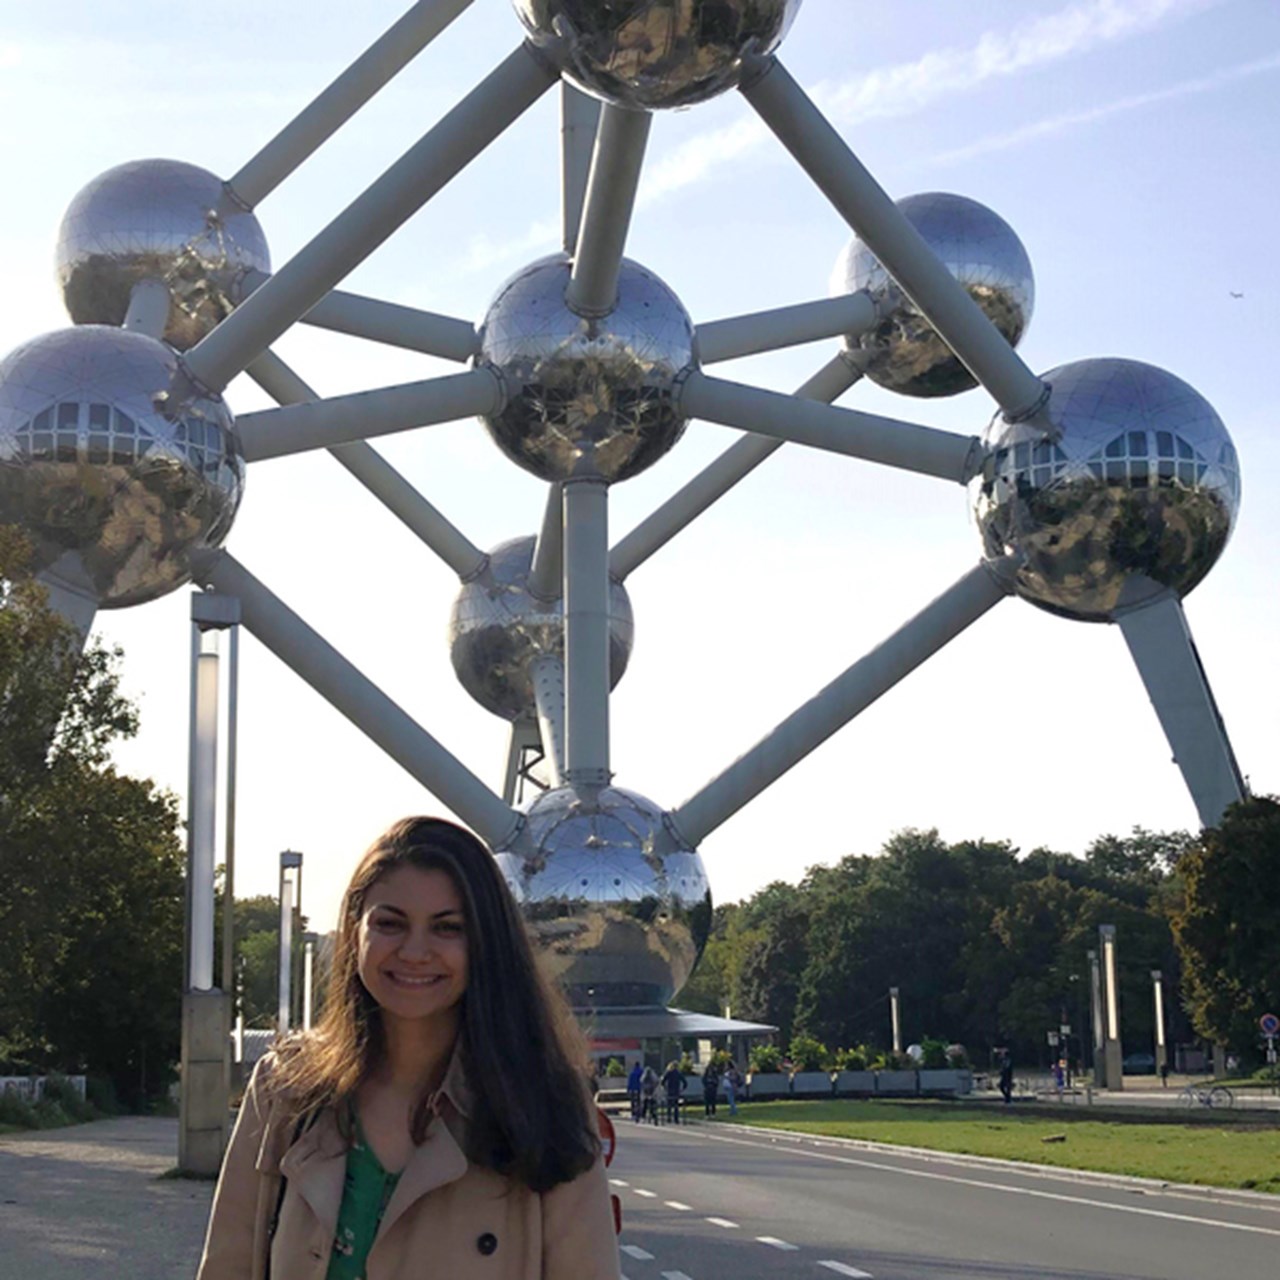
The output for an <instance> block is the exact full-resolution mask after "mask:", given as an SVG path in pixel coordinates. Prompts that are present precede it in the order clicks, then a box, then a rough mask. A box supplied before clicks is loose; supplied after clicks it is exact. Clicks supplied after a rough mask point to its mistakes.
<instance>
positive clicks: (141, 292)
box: [120, 278, 170, 338]
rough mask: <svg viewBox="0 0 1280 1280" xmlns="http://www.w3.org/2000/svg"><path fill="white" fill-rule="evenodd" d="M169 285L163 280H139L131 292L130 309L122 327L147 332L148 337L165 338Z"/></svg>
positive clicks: (167, 321)
mask: <svg viewBox="0 0 1280 1280" xmlns="http://www.w3.org/2000/svg"><path fill="white" fill-rule="evenodd" d="M169 302H170V295H169V286H168V285H167V284H165V283H164V281H163V280H156V279H154V278H148V279H146V280H139V281H138V283H137V284H135V285H134V286H133V289H132V291H131V292H130V294H129V309H128V311H126V312H125V317H124V323H123V324H122V325H121V326H120V327H121V328H122V329H128V330H129V331H130V332H132V333H145V334H146V335H147V337H148V338H163V337H164V331H165V329H166V328H167V327H168V324H169Z"/></svg>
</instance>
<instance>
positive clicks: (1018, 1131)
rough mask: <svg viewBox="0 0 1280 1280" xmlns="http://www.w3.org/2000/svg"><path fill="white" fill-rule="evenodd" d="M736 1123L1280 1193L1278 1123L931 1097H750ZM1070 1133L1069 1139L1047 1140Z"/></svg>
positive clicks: (721, 1116)
mask: <svg viewBox="0 0 1280 1280" xmlns="http://www.w3.org/2000/svg"><path fill="white" fill-rule="evenodd" d="M718 1120H720V1121H724V1122H726V1123H729V1124H734V1123H737V1124H751V1125H760V1126H763V1127H766V1128H772V1129H790V1130H793V1131H795V1132H797V1133H810V1134H822V1135H825V1136H828V1137H835V1138H864V1139H867V1140H870V1141H873V1142H888V1143H897V1144H898V1145H900V1146H907V1147H927V1148H929V1149H930V1150H933V1151H956V1152H962V1153H964V1154H967V1155H976V1156H998V1157H1000V1158H1001V1159H1004V1160H1026V1161H1029V1162H1031V1163H1034V1164H1050V1165H1058V1166H1060V1167H1062V1168H1067V1169H1095V1170H1099V1171H1101V1172H1104V1173H1122V1174H1131V1175H1136V1176H1138V1177H1143V1178H1158V1179H1160V1180H1162V1181H1165V1182H1194V1183H1201V1184H1203V1185H1206V1186H1214V1187H1236V1188H1241V1189H1245V1190H1250V1191H1269V1192H1273V1193H1276V1194H1280V1128H1273V1129H1231V1130H1222V1129H1215V1128H1211V1127H1209V1126H1207V1125H1203V1124H1201V1125H1195V1126H1191V1125H1183V1124H1179V1123H1177V1121H1176V1119H1173V1118H1172V1117H1171V1120H1170V1123H1168V1124H1164V1123H1155V1124H1135V1123H1133V1122H1132V1121H1130V1122H1129V1123H1126V1124H1117V1123H1111V1122H1108V1121H1106V1120H1094V1119H1090V1120H1086V1119H1076V1118H1075V1117H1074V1116H1070V1115H1062V1116H1054V1117H1052V1118H1043V1117H1039V1116H1019V1115H1017V1114H1016V1113H1005V1112H1004V1111H995V1110H985V1109H979V1108H976V1107H969V1108H966V1107H958V1106H955V1105H953V1104H950V1103H931V1102H859V1101H854V1100H849V1101H831V1102H826V1101H821V1102H808V1101H791V1102H752V1103H748V1104H747V1105H746V1106H744V1107H741V1108H739V1111H738V1116H737V1118H736V1120H729V1117H728V1116H727V1115H726V1114H724V1113H723V1112H721V1114H720V1116H719V1117H718ZM1059 1134H1065V1135H1066V1140H1065V1141H1060V1142H1045V1141H1043V1139H1045V1138H1047V1137H1052V1136H1055V1135H1059Z"/></svg>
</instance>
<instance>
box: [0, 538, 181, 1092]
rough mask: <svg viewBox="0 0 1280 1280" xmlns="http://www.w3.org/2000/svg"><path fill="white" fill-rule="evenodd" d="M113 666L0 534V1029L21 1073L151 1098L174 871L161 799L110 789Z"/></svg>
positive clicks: (173, 1039) (161, 1072)
mask: <svg viewBox="0 0 1280 1280" xmlns="http://www.w3.org/2000/svg"><path fill="white" fill-rule="evenodd" d="M118 658H119V654H118V651H112V650H108V649H106V648H104V647H103V646H101V645H98V644H92V643H91V644H90V645H88V646H87V647H86V648H85V649H84V651H83V653H82V652H81V646H80V639H79V637H78V636H77V635H76V634H75V633H74V631H73V630H72V629H71V628H70V627H69V626H68V625H67V624H66V623H65V622H64V621H63V620H62V619H61V618H59V617H58V616H57V615H56V614H55V613H53V611H52V610H50V608H49V607H48V602H47V598H46V595H45V592H44V590H43V588H42V587H41V586H40V585H39V583H38V582H37V581H36V580H35V579H34V578H33V577H32V575H31V573H30V566H29V554H28V547H27V544H26V543H25V540H24V539H23V538H22V536H21V535H20V534H19V533H17V532H15V531H14V530H13V529H11V528H4V529H0V724H2V725H3V732H2V733H0V1027H2V1028H4V1032H3V1035H4V1042H3V1052H4V1054H5V1055H6V1057H7V1058H8V1060H9V1061H10V1062H11V1063H12V1064H14V1065H19V1066H31V1067H35V1068H39V1069H50V1070H54V1069H56V1070H63V1071H66V1070H83V1071H87V1072H90V1073H93V1074H101V1075H106V1076H109V1077H110V1078H111V1080H112V1082H113V1084H114V1085H115V1088H116V1090H117V1093H118V1094H119V1095H120V1097H121V1098H122V1099H125V1100H130V1101H138V1100H140V1099H141V1098H142V1097H144V1096H146V1095H149V1094H155V1093H158V1092H159V1091H160V1090H161V1089H162V1088H163V1087H164V1086H165V1085H166V1084H167V1082H168V1080H169V1079H170V1078H171V1074H172V1069H173V1064H174V1061H175V1059H176V1057H177V1049H178V1036H179V1027H180V997H181V990H182V928H183V923H182V922H183V910H184V907H183V897H184V888H183V879H182V876H183V859H182V846H181V842H180V840H179V836H178V831H179V824H178V817H177V813H176V809H175V805H174V802H173V800H172V798H171V797H169V796H167V795H164V794H161V793H159V792H157V791H156V789H155V787H154V786H153V785H152V784H151V783H150V782H147V781H143V780H139V779H134V778H127V777H123V776H121V775H120V774H118V773H117V772H116V771H115V770H114V769H113V768H112V767H111V766H110V764H109V763H108V751H109V748H110V745H111V743H112V742H113V741H114V740H115V739H116V738H118V737H121V736H128V735H130V734H132V733H133V732H135V731H136V727H137V717H136V713H135V711H134V709H133V707H132V706H131V705H130V704H129V703H128V702H127V701H126V700H125V699H124V698H123V697H122V696H121V694H120V692H119V684H118V676H117V663H118Z"/></svg>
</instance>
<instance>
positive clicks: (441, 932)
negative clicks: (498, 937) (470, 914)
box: [359, 865, 467, 1021]
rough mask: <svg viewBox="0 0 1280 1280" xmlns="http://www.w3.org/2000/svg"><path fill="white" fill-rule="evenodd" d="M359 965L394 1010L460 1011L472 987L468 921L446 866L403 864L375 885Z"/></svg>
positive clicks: (372, 990)
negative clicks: (440, 868) (443, 868)
mask: <svg viewBox="0 0 1280 1280" xmlns="http://www.w3.org/2000/svg"><path fill="white" fill-rule="evenodd" d="M359 972H360V981H361V982H363V983H364V985H365V988H366V990H367V991H368V992H369V994H370V995H371V996H373V998H374V999H375V1000H376V1001H377V1002H378V1004H379V1006H380V1007H381V1009H382V1011H383V1014H384V1015H385V1016H387V1017H392V1018H403V1019H407V1020H414V1021H416V1020H418V1019H422V1018H438V1017H442V1016H446V1015H447V1016H456V1012H457V1005H458V1002H459V1001H460V1000H461V999H462V995H463V993H464V992H465V991H466V989H467V922H466V913H465V910H464V905H463V900H462V895H461V894H460V893H459V892H458V887H457V885H455V884H454V882H453V880H452V878H451V877H450V876H449V875H448V874H447V873H446V872H444V871H438V870H430V871H424V870H422V869H421V868H419V867H414V866H408V865H401V866H398V867H396V868H395V869H394V870H392V871H388V872H387V873H386V875H383V876H380V877H379V878H378V879H377V880H376V881H374V883H373V884H372V885H370V887H369V891H368V893H367V894H366V896H365V907H364V913H363V914H362V915H361V917H360V959H359Z"/></svg>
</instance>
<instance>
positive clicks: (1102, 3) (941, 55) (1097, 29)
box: [644, 0, 1221, 202]
mask: <svg viewBox="0 0 1280 1280" xmlns="http://www.w3.org/2000/svg"><path fill="white" fill-rule="evenodd" d="M1219 3H1221V0H1081V2H1079V3H1075V4H1071V5H1068V6H1067V7H1066V8H1065V9H1060V10H1059V11H1058V12H1056V13H1051V14H1048V15H1045V16H1043V17H1039V18H1031V19H1028V20H1027V21H1025V22H1021V23H1018V24H1017V25H1016V26H1014V27H1013V28H1012V29H1010V30H1008V31H1004V32H995V31H989V32H986V33H985V34H984V35H982V36H981V37H979V39H978V40H977V42H976V43H974V44H972V45H970V46H968V47H966V48H962V49H940V50H934V51H932V52H930V53H927V54H925V55H924V56H923V57H921V58H918V59H916V60H915V61H914V62H907V63H900V64H898V65H897V66H892V67H883V68H881V69H879V70H874V71H868V72H865V73H864V74H862V75H859V76H855V77H854V78H853V79H851V80H847V81H843V82H839V83H831V82H826V83H822V84H819V85H816V86H814V88H813V90H812V96H813V98H814V101H815V102H816V103H817V104H818V106H819V107H821V108H822V110H823V111H824V112H825V114H826V115H827V118H828V119H829V120H830V121H831V122H832V123H833V124H835V125H837V126H841V127H846V128H847V127H849V126H853V125H857V124H861V123H863V122H864V121H867V120H873V119H883V118H885V117H886V116H901V115H908V114H911V113H912V112H916V111H920V110H922V109H924V108H925V107H928V106H932V105H933V104H934V103H936V102H938V101H939V100H940V99H942V98H947V97H952V96H954V95H956V94H959V93H966V92H968V91H970V90H972V89H975V88H977V87H978V86H980V85H982V84H984V83H986V82H987V81H990V80H994V79H997V78H1000V77H1003V76H1012V75H1017V74H1019V73H1022V72H1025V71H1028V70H1031V69H1032V68H1035V67H1041V66H1044V65H1046V64H1048V63H1051V62H1056V61H1058V60H1060V59H1062V58H1068V57H1074V56H1077V55H1079V54H1083V53H1087V52H1088V51H1089V50H1091V49H1095V48H1097V47H1099V46H1100V45H1104V44H1109V43H1111V42H1113V41H1117V40H1123V39H1128V38H1130V37H1132V36H1137V35H1141V34H1143V33H1144V32H1147V31H1151V30H1154V29H1155V28H1157V27H1159V26H1161V25H1163V24H1164V23H1167V22H1169V21H1173V20H1176V19H1180V18H1184V17H1188V16H1190V15H1191V14H1193V13H1197V12H1199V11H1201V10H1203V9H1207V8H1211V7H1213V6H1215V5H1217V4H1219ZM767 138H768V130H767V129H766V128H765V127H764V125H762V124H761V123H760V121H759V120H757V119H756V118H755V117H754V116H749V117H746V118H745V119H741V120H738V121H736V122H734V123H733V124H731V125H728V126H726V127H724V128H722V129H717V130H714V131H711V132H708V133H704V134H701V135H699V136H697V137H695V138H692V139H690V141H688V142H687V143H685V144H684V145H683V146H682V147H679V148H677V149H676V151H674V152H673V153H672V154H671V155H669V156H667V157H666V158H665V159H663V160H662V161H660V162H659V163H657V164H655V165H654V166H653V167H652V169H651V170H650V171H649V172H648V173H646V175H645V186H644V199H645V201H646V202H647V201H651V200H655V199H658V198H660V197H661V196H664V195H668V194H670V193H671V192H673V191H678V190H681V189H682V188H684V187H688V186H691V185H692V184H694V183H696V182H699V181H701V180H702V179H704V178H706V177H707V176H708V175H709V174H710V173H711V172H712V171H713V170H715V169H717V168H719V167H721V166H723V165H725V164H730V163H733V162H734V161H737V160H739V159H740V158H741V157H742V156H743V155H744V154H746V153H747V152H749V151H751V150H754V149H755V148H756V147H757V146H759V145H760V144H761V143H763V142H764V141H765V140H766V139H767Z"/></svg>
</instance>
